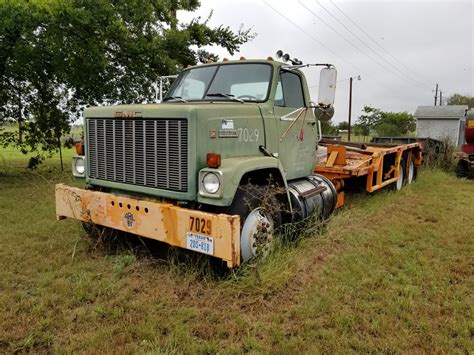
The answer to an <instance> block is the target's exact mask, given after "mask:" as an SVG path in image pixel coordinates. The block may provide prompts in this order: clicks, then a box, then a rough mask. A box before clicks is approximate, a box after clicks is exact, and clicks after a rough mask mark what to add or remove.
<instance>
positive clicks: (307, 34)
mask: <svg viewBox="0 0 474 355" xmlns="http://www.w3.org/2000/svg"><path fill="white" fill-rule="evenodd" d="M263 3H264V4H265V5H267V6H268V7H269V8H271V9H272V10H273V11H275V12H276V13H277V14H278V15H280V16H281V17H283V18H284V19H285V20H286V21H288V22H289V23H291V24H292V25H293V26H295V27H296V28H298V29H299V30H300V31H301V32H303V33H304V34H305V35H306V36H308V37H309V38H310V39H311V40H313V41H314V42H316V43H318V44H319V45H320V46H321V47H323V48H325V49H326V50H327V51H328V52H329V53H331V54H332V55H334V56H335V57H337V58H339V59H341V60H342V61H344V62H346V63H347V64H349V65H351V66H352V67H354V68H355V69H357V70H362V69H360V68H358V67H357V66H356V65H354V64H353V63H351V62H349V61H347V60H346V59H344V58H343V57H341V56H339V55H338V54H336V53H335V52H333V51H332V50H331V49H330V48H329V47H327V46H326V45H325V44H324V43H322V42H321V41H319V40H317V39H316V38H314V37H313V36H311V35H310V34H309V33H308V32H307V31H305V30H304V29H303V28H302V27H300V26H298V25H297V24H296V23H295V22H293V21H292V20H290V19H289V18H288V17H287V16H285V15H284V14H282V13H281V12H280V11H278V10H277V9H275V8H274V7H273V6H272V5H270V4H269V3H268V2H267V1H266V0H263ZM363 74H365V73H363Z"/></svg>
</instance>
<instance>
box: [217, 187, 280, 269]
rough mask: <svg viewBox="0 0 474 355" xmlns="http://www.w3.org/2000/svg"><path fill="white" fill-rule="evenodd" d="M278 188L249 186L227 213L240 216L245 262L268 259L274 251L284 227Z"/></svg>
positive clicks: (242, 250)
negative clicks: (277, 238) (282, 226)
mask: <svg viewBox="0 0 474 355" xmlns="http://www.w3.org/2000/svg"><path fill="white" fill-rule="evenodd" d="M274 190H276V189H273V188H272V187H270V186H258V185H253V184H245V185H242V186H240V187H239V189H238V190H237V193H236V195H235V197H234V200H233V202H232V205H231V206H229V207H228V208H227V209H226V211H225V213H227V214H232V215H239V216H240V255H241V259H242V261H243V262H246V261H248V260H250V259H253V258H264V257H265V256H266V255H267V254H268V252H269V251H270V248H271V244H272V241H273V239H274V236H275V230H276V229H277V228H278V227H279V226H280V225H281V221H282V217H281V207H280V203H279V202H278V199H277V197H276V191H274Z"/></svg>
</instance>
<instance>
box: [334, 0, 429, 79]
mask: <svg viewBox="0 0 474 355" xmlns="http://www.w3.org/2000/svg"><path fill="white" fill-rule="evenodd" d="M329 1H330V2H331V4H332V6H334V7H335V8H336V9H337V10H338V11H339V12H340V13H341V14H342V15H343V16H344V17H345V18H346V19H348V20H349V21H350V22H352V24H354V26H356V27H357V28H358V29H359V30H360V31H361V32H362V33H364V34H365V35H366V36H367V37H368V38H369V39H370V40H371V41H372V42H373V43H375V45H376V46H377V47H379V48H380V49H381V50H382V51H384V52H385V53H386V54H388V55H389V56H390V57H392V58H393V59H394V60H395V61H396V62H398V63H399V64H400V65H401V66H403V67H404V68H405V69H406V70H407V71H409V72H411V73H412V74H415V75H418V76H419V77H420V78H422V79H423V80H424V81H426V83H427V84H428V80H427V79H426V78H424V77H423V76H422V75H421V74H420V73H418V72H415V71H414V70H412V69H411V68H410V67H408V66H407V65H405V64H404V63H403V62H402V61H401V60H400V59H398V58H396V57H395V56H394V55H393V54H391V53H390V52H389V51H388V50H386V49H385V48H384V47H383V46H382V45H381V44H379V43H378V42H377V41H376V40H375V39H374V38H373V37H372V36H371V35H370V34H369V33H367V31H365V30H364V29H363V28H362V27H361V26H359V24H357V22H355V21H354V20H353V19H352V18H351V17H350V16H349V15H347V14H346V13H345V12H344V11H342V9H341V8H340V7H339V6H337V5H336V4H335V3H334V2H333V1H332V0H329Z"/></svg>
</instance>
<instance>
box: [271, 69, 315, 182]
mask: <svg viewBox="0 0 474 355" xmlns="http://www.w3.org/2000/svg"><path fill="white" fill-rule="evenodd" d="M308 105H309V98H305V95H304V90H303V80H302V78H301V76H300V73H298V72H295V71H289V70H281V71H280V74H279V79H278V85H277V90H276V94H275V100H274V109H273V112H274V114H275V119H276V124H277V127H278V137H277V139H278V147H279V149H278V156H279V158H280V161H281V163H282V165H283V168H284V169H285V172H286V178H287V179H288V180H290V179H295V178H299V177H303V176H307V175H309V174H311V173H312V171H313V168H314V161H315V156H316V144H317V129H316V120H315V118H314V116H313V112H312V110H311V109H309V108H308Z"/></svg>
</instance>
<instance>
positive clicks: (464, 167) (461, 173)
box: [456, 159, 469, 178]
mask: <svg viewBox="0 0 474 355" xmlns="http://www.w3.org/2000/svg"><path fill="white" fill-rule="evenodd" d="M468 175H469V163H468V162H467V161H465V160H464V159H459V160H458V164H457V165H456V176H457V177H458V178H465V177H467V176H468Z"/></svg>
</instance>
